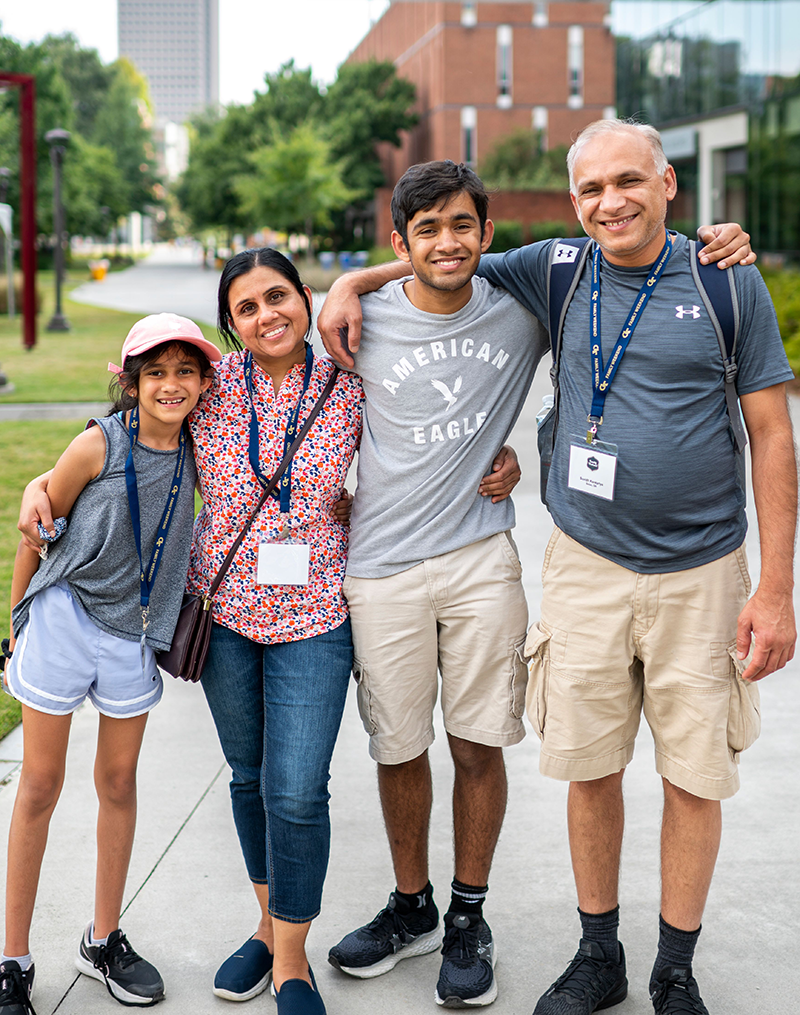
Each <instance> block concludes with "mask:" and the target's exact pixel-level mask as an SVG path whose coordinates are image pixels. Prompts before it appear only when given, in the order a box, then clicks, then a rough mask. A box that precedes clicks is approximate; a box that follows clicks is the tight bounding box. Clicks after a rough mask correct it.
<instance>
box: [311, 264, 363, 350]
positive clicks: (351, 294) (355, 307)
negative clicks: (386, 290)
mask: <svg viewBox="0 0 800 1015" xmlns="http://www.w3.org/2000/svg"><path fill="white" fill-rule="evenodd" d="M317 331H319V333H320V337H321V338H322V344H323V345H324V346H325V349H326V351H327V353H328V355H329V356H330V357H331V359H332V360H333V361H334V362H335V363H338V364H339V366H342V367H345V368H346V369H348V370H352V369H353V363H354V360H353V356H352V353H355V352H358V346H359V343H360V342H361V302H360V301H359V298H358V292H357V291H356V289H355V288H354V287H353V286H352V285H351V284H350V277H349V276H348V275H342V276H341V278H338V279H337V280H336V281H335V282H334V283H333V285H332V286H331V289H330V292H329V293H328V295H327V296H326V297H325V302H324V303H323V304H322V310H320V312H319V317H318V318H317Z"/></svg>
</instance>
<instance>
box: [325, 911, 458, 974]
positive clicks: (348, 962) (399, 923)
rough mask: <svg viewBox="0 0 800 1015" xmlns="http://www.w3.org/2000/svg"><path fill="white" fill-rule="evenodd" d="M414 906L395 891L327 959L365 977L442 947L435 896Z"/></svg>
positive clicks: (344, 969) (343, 939)
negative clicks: (403, 960) (378, 911)
mask: <svg viewBox="0 0 800 1015" xmlns="http://www.w3.org/2000/svg"><path fill="white" fill-rule="evenodd" d="M418 899H419V901H420V906H419V908H418V909H412V908H411V907H410V906H408V905H407V904H406V903H405V900H403V899H400V898H398V896H397V895H395V893H394V892H392V894H391V895H390V896H389V902H388V904H387V906H386V908H385V909H382V910H381V911H380V913H378V915H377V916H376V917H375V919H374V920H373V921H372V923H368V924H366V926H364V927H359V928H358V930H354V931H352V933H350V934H348V935H347V936H346V937H343V938H342V940H341V941H340V942H339V944H338V945H334V947H333V948H331V950H330V952H328V962H330V964H331V965H332V966H335V967H336V968H337V969H341V971H342V972H343V973H349V974H350V976H359V977H361V978H363V979H366V978H368V977H371V976H380V975H381V974H382V973H388V972H389V970H390V969H394V967H395V966H396V965H397V963H398V962H399V961H400V960H401V959H410V958H413V956H415V955H427V954H428V953H429V952H434V951H436V949H437V948H438V947H439V943H440V941H441V940H442V935H441V932H440V930H439V910H438V909H437V908H436V904H435V903H434V901H433V899H432V898H429V899H428V901H427V904H426V902H425V897H424V896H423V895H420V896H418Z"/></svg>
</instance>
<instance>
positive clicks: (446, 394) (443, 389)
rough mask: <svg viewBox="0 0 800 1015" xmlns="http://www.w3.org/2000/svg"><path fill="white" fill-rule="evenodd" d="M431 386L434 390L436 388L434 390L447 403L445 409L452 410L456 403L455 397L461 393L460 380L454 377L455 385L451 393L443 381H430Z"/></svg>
mask: <svg viewBox="0 0 800 1015" xmlns="http://www.w3.org/2000/svg"><path fill="white" fill-rule="evenodd" d="M431 384H432V385H433V386H434V388H436V390H437V391H438V392H439V394H440V395H441V396H442V398H444V399H445V401H446V402H447V408H448V409H452V408H453V406H454V405H455V404H456V402H457V401H458V399H457V398H456V395H457V394H458V393H459V391H461V378H460V377H456V383H455V384H454V385H453V390H452V392H451V391H450V389H449V388H448V386H447V385H446V384H445V383H444V381H431Z"/></svg>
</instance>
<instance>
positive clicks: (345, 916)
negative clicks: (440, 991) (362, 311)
mask: <svg viewBox="0 0 800 1015" xmlns="http://www.w3.org/2000/svg"><path fill="white" fill-rule="evenodd" d="M143 270H146V269H144V268H141V267H137V268H135V269H132V270H131V271H130V272H126V273H122V274H120V275H119V276H117V277H120V278H123V279H124V278H125V277H126V276H131V277H135V274H136V273H137V272H141V271H143ZM197 271H198V273H200V270H199V269H197ZM142 309H143V312H144V311H145V310H147V309H151V308H142ZM152 309H158V308H157V307H153V308H152ZM190 316H200V315H199V314H190ZM546 386H547V376H546V371H544V370H540V372H539V379H538V380H537V382H536V385H535V389H534V392H533V393H532V394H531V397H530V398H529V400H528V405H527V407H526V409H525V411H524V412H523V414H522V416H521V418H520V421H519V423H518V425H517V428H516V430H515V432H514V435H513V437H512V443H513V444H514V446H515V447H516V448H517V449H518V451H519V454H520V458H521V460H522V464H523V470H524V475H523V481H522V483H521V484H520V487H519V488H518V493H517V495H516V496H515V501H516V504H517V518H518V521H517V529H516V531H515V538H516V539H517V542H518V545H519V549H520V555H521V558H522V561H523V565H524V574H525V586H526V592H527V594H528V600H529V604H530V611H531V617H532V618H534V619H535V618H536V617H537V616H538V609H539V602H540V598H541V583H540V578H539V571H540V566H541V559H542V553H543V551H544V547H545V545H546V542H547V539H548V538H549V534H550V530H551V523H550V521H549V518H548V516H547V513H546V511H545V510H544V508H543V507H542V505H541V503H540V502H539V499H538V493H537V482H538V480H537V472H538V458H537V454H536V451H535V418H534V417H535V413H536V410H537V408H538V406H539V405H540V404H541V397H540V396H541V394H542V393H543V392H544V391H545V390H546ZM792 408H793V414H794V417H795V426H796V427H798V426H800V404H798V401H797V400H796V399H793V406H792ZM749 546H750V555H751V565H752V569H753V571H754V573H757V571H758V553H757V538H756V534H755V532H752V533H751V537H750V540H749ZM797 606H798V607H800V602H798V603H797ZM797 678H798V663H797V662H796V661H795V662H792V663H791V664H790V666H789V667H787V668H786V670H784V671H783V672H781V673H780V674H777V675H775V676H773V677H770V678H768V680H766V681H764V683H763V685H762V698H763V719H764V732H763V735H762V738H761V740H759V741H758V743H757V744H756V745H755V746H754V747H753V748H752V749H751V750H749V751H748V752H747V753H746V754H745V755H744V758H743V763H742V783H743V788H742V790H741V792H740V793H739V794H738V795H737V796H736V797H734V798H733V799H732V800H731V801H729V802H727V803H726V804H725V806H724V815H725V818H724V821H725V833H724V836H723V844H722V850H721V853H720V858H719V863H718V867H717V874H716V877H715V880H714V884H713V886H712V891H711V897H710V899H709V904H708V908H707V911H706V917H705V920H704V931H703V935H702V937H701V941H700V945H699V948H698V953H697V957H696V962H695V971H696V973H697V976H698V979H699V981H700V984H701V988H702V991H703V996H704V999H705V1001H706V1003H707V1005H708V1007H709V1011H710V1012H711V1015H753V1013H755V1012H764V1013H768V1015H794V1013H796V1012H797V1011H798V1002H797V997H798V991H799V990H800V973H798V970H797V962H796V956H797V955H798V954H800V950H799V949H800V933H799V932H798V930H797V919H796V913H797V910H798V904H799V903H800V892H798V877H797V873H796V872H797V857H796V853H797V846H796V843H797V841H798V837H799V836H800V817H799V816H798V806H797V804H798V790H797V784H796V774H795V770H796V768H797V762H798V737H797V729H798V727H799V726H800V681H798V679H797ZM643 726H644V728H643V729H642V731H641V733H640V736H639V743H638V750H637V755H636V758H635V759H634V761H633V763H632V764H631V766H630V769H629V772H628V774H627V776H626V793H627V803H628V822H627V828H626V839H625V848H624V858H623V873H622V897H621V907H622V926H621V938H622V940H623V942H624V943H625V946H626V949H627V953H628V970H629V978H630V981H631V987H630V994H629V997H628V999H627V1000H626V1001H624V1002H623V1003H622V1004H621V1005H619V1006H618V1007H617V1008H615V1009H613V1011H614V1012H619V1015H633V1013H637V1015H647V1013H651V1012H652V1007H651V1005H650V1002H649V1001H648V998H647V979H648V976H649V972H650V966H651V964H652V959H653V955H654V950H655V944H656V939H657V927H658V922H657V921H658V891H659V872H658V838H659V821H660V780H659V779H658V778H657V776H656V775H655V773H654V770H653V754H652V741H651V740H650V737H649V732H648V731H647V729H646V726H645V724H643ZM96 728H97V720H96V714H95V712H94V710H93V709H92V708H91V706H85V707H83V708H81V709H79V710H78V712H77V713H76V714H75V718H74V720H73V732H72V738H71V743H70V749H69V757H68V768H67V778H66V784H65V787H64V791H63V794H62V799H61V801H60V803H59V806H58V808H57V809H56V812H55V816H54V818H53V822H52V826H51V833H50V841H49V845H48V850H47V854H46V856H45V861H44V867H43V871H42V880H41V886H40V891H39V899H38V903H37V909H36V913H35V917H34V926H33V951H34V953H35V957H36V964H37V984H36V989H35V992H34V998H33V1000H34V1004H35V1006H36V1009H37V1012H38V1013H39V1015H50V1013H54V1012H56V1011H58V1012H59V1015H94V1013H95V1012H101V1011H102V1012H110V1011H113V1010H115V1004H116V1002H114V1001H113V1000H112V999H111V997H110V996H109V995H108V994H107V992H106V991H105V988H104V987H103V986H102V985H101V984H99V983H98V982H97V981H94V980H90V979H88V978H87V977H85V976H79V975H78V974H77V972H76V970H75V969H74V966H73V964H72V963H73V957H74V955H75V952H76V950H77V947H78V942H79V939H80V935H81V933H82V930H83V927H84V925H85V924H86V923H87V922H88V920H89V919H90V918H91V915H92V899H93V881H94V822H95V817H96V805H95V798H94V792H93V788H92V784H91V771H92V762H93V756H94V740H95V737H96ZM437 737H438V739H437V741H436V743H435V745H434V747H433V748H432V750H431V763H432V767H433V773H434V786H435V801H434V812H433V818H432V823H431V879H432V881H433V883H434V885H435V886H436V897H437V900H438V902H439V905H440V908H445V907H446V904H447V901H448V898H449V894H448V887H449V882H450V879H451V877H452V869H451V868H452V859H451V852H452V850H451V832H450V791H451V786H452V770H451V765H450V763H449V757H448V752H447V747H446V739H445V736H444V733H443V731H442V728H441V724H438V725H437ZM366 741H367V737H366V734H365V733H364V731H363V728H362V727H361V723H360V721H359V718H358V714H357V710H356V707H355V694H354V688H353V693H351V695H350V696H349V699H348V704H347V708H346V711H345V716H344V720H343V724H342V732H341V734H340V737H339V741H338V744H337V747H336V751H335V754H334V759H333V774H332V780H331V794H332V800H331V817H332V825H333V838H332V850H331V860H330V868H329V873H328V880H327V884H326V889H325V897H324V901H323V910H322V914H321V916H320V917H319V919H318V920H317V921H316V922H315V925H314V927H313V928H312V932H311V935H310V938H309V954H310V957H311V962H312V965H313V967H314V970H315V975H316V977H317V981H318V984H319V987H320V991H321V993H322V996H323V997H324V999H325V1002H326V1005H327V1009H328V1012H329V1015H398V1013H399V1015H426V1013H427V1015H432V1013H433V1012H434V1011H436V1010H439V1009H437V1008H436V1005H435V1004H434V1001H433V992H434V987H435V984H436V978H437V974H438V966H439V961H440V960H439V956H438V954H436V953H434V954H432V955H428V956H425V957H422V958H417V959H413V960H409V961H406V962H401V963H400V965H398V967H397V968H396V969H395V970H393V971H392V972H391V973H389V974H387V975H386V976H382V977H380V978H377V979H374V980H355V979H351V978H349V977H346V976H344V975H343V974H341V973H338V972H337V971H336V970H334V969H332V968H331V967H330V966H329V965H328V964H327V962H326V956H327V951H328V948H329V947H330V946H331V945H332V944H334V943H335V942H337V941H338V940H339V939H340V938H341V937H342V936H343V935H344V934H345V933H347V932H348V931H350V930H352V929H353V928H354V927H356V926H358V925H360V924H362V923H364V922H366V921H367V920H369V919H370V918H371V917H372V916H374V914H375V913H376V912H377V911H378V909H379V908H380V907H381V906H383V905H384V904H385V901H386V896H387V894H388V892H389V891H390V889H391V888H392V887H393V884H394V882H393V877H392V872H391V866H390V863H389V856H388V848H387V845H386V841H385V835H384V831H383V826H382V821H381V816H380V810H379V806H378V800H377V792H376V787H375V774H374V765H373V764H372V762H371V761H370V760H369V758H368V756H367V744H366ZM21 750H22V738H21V732H20V731H19V730H17V731H15V732H14V733H13V734H12V735H11V736H10V737H8V738H6V740H4V741H3V742H2V743H0V780H2V783H1V784H0V842H3V843H4V842H5V838H6V833H7V829H8V824H9V821H10V817H11V810H12V806H13V799H14V793H15V787H16V784H17V779H18V774H19V765H20V761H21V756H22V755H21ZM538 753H539V750H538V741H537V740H536V738H535V736H534V735H533V734H532V733H529V735H528V737H527V738H526V739H525V740H524V741H523V743H522V744H520V745H518V746H516V747H513V748H511V749H509V750H508V751H507V752H506V762H507V767H508V776H509V805H508V814H507V818H506V824H505V828H504V830H503V833H502V836H501V840H500V844H499V848H498V851H497V856H496V860H495V864H494V869H493V871H492V876H491V878H490V881H491V892H490V895H489V899H488V902H487V905H486V916H487V919H488V920H489V922H490V924H491V926H492V929H493V932H494V936H495V940H496V942H497V949H498V955H499V961H498V965H497V979H498V983H499V988H500V996H499V998H498V1000H497V1001H496V1002H495V1004H494V1005H493V1006H492V1007H491V1008H490V1009H488V1010H489V1011H492V1012H494V1013H496V1015H530V1013H531V1012H532V1010H533V1007H534V1005H535V1002H536V999H537V998H538V996H539V994H541V993H542V991H544V990H545V989H546V987H547V986H548V985H549V984H550V982H551V981H552V980H553V979H554V978H555V977H556V976H557V975H558V974H559V973H561V972H562V970H563V969H564V967H565V965H566V963H567V962H568V960H569V959H570V958H571V956H572V954H573V953H574V950H575V948H576V946H577V941H578V937H579V924H578V919H577V914H576V913H575V905H576V903H575V895H574V888H573V884H572V875H571V870H570V863H569V851H568V847H567V838H566V821H565V800H566V785H564V784H561V783H557V782H553V781H551V780H546V779H544V778H542V777H540V776H539V775H538V772H537V764H538ZM139 771H140V776H139V823H138V830H137V840H136V844H135V847H134V855H133V862H132V865H131V871H130V875H129V879H128V890H127V893H126V907H127V908H126V912H125V916H124V918H123V922H122V925H123V928H124V929H125V931H126V933H127V934H128V936H129V937H130V939H131V941H132V943H133V945H134V947H136V948H137V949H138V950H139V951H141V952H142V953H143V954H144V955H145V956H146V957H147V958H148V959H150V960H151V961H153V962H154V963H155V964H156V965H157V966H158V968H159V969H160V971H161V973H162V975H163V977H164V980H165V983H166V988H167V999H166V1000H165V1002H164V1003H163V1005H161V1006H160V1007H159V1009H158V1010H159V1011H160V1012H164V1013H165V1015H168V1013H169V1012H174V1013H176V1015H206V1013H208V1015H216V1013H223V1012H226V1011H227V1012H232V1011H233V1010H234V1006H232V1005H231V1003H230V1002H226V1001H223V1000H221V999H219V998H216V997H214V996H213V995H212V994H211V983H212V980H213V976H214V972H215V970H216V968H217V966H218V965H219V963H220V962H221V961H222V960H223V959H224V958H225V957H227V955H228V954H229V953H230V952H231V951H232V950H233V949H235V948H236V947H237V946H238V945H240V944H241V943H242V942H243V941H244V940H245V939H246V938H247V937H248V935H249V934H250V933H252V931H253V929H254V928H255V923H256V914H257V910H256V906H255V903H254V898H253V894H252V890H251V888H250V886H249V884H248V882H247V878H246V874H245V870H244V865H243V862H242V859H241V854H240V851H239V847H238V842H237V839H236V835H235V831H234V828H233V821H232V818H231V813H230V802H229V797H228V790H227V780H228V774H227V768H226V766H225V765H224V762H223V758H222V755H221V752H220V749H219V745H218V742H217V739H216V735H215V732H214V729H213V726H212V723H211V719H210V717H209V714H208V710H207V708H206V705H205V701H204V698H203V694H202V691H201V690H200V688H198V687H195V686H187V685H185V684H183V683H181V682H179V681H171V682H170V683H169V684H168V685H167V687H166V692H165V695H164V700H163V701H162V703H161V704H160V705H159V706H158V708H156V709H155V711H154V712H153V714H152V717H151V720H150V723H149V727H148V731H147V735H146V738H145V744H144V748H143V751H142V758H141V762H140V769H139ZM2 891H3V889H2V888H0V893H2ZM0 899H2V895H1V894H0ZM0 904H2V902H0ZM792 956H795V959H792ZM246 1008H247V1010H248V1011H252V1012H267V1013H271V1012H273V1011H274V1002H273V1001H272V999H271V998H270V997H269V996H268V995H263V996H261V997H259V998H256V999H254V1000H253V1001H251V1002H249V1004H248V1005H247V1006H246ZM117 1010H118V1009H117ZM236 1010H238V1009H236Z"/></svg>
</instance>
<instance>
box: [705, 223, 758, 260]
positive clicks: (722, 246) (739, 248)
mask: <svg viewBox="0 0 800 1015" xmlns="http://www.w3.org/2000/svg"><path fill="white" fill-rule="evenodd" d="M697 237H698V239H700V240H702V242H703V243H705V246H704V247H703V249H702V250H701V251H700V260H701V262H702V263H703V264H714V262H715V261H716V262H717V267H718V268H729V267H730V266H731V265H732V264H755V261H756V253H755V251H754V250H753V248H752V247H751V246H750V233H746V232H745V231H744V229H742V227H741V226H740V225H739V223H738V222H723V223H721V224H720V225H716V226H700V228H699V229H698V230H697Z"/></svg>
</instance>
